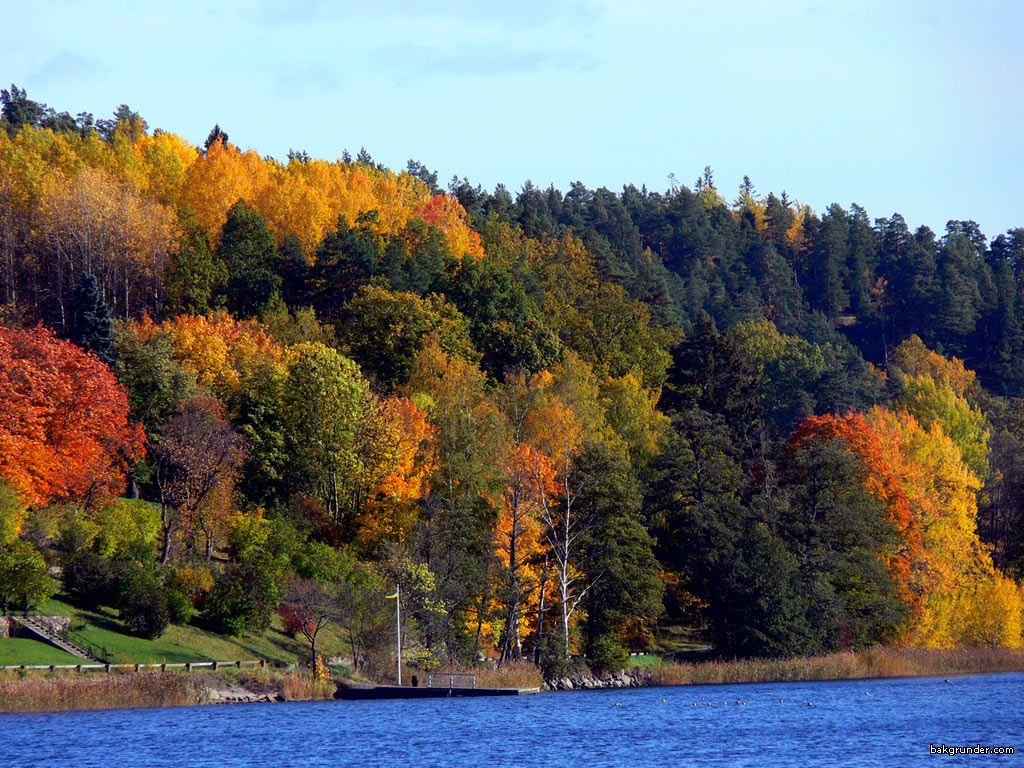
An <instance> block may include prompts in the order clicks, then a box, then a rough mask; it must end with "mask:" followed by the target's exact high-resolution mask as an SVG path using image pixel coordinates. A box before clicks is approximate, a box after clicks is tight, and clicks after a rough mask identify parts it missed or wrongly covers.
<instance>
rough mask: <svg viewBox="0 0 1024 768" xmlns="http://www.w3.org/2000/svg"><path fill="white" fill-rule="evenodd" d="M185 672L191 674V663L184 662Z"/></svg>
mask: <svg viewBox="0 0 1024 768" xmlns="http://www.w3.org/2000/svg"><path fill="white" fill-rule="evenodd" d="M185 671H186V672H191V671H192V662H191V661H186V662H185Z"/></svg>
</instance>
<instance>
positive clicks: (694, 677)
mask: <svg viewBox="0 0 1024 768" xmlns="http://www.w3.org/2000/svg"><path fill="white" fill-rule="evenodd" d="M1015 672H1024V651H1022V650H1014V649H1005V648H998V649H971V650H960V651H945V650H921V649H891V648H872V649H868V650H866V651H861V652H857V653H853V652H843V653H835V654H829V655H827V656H817V657H804V658H796V659H776V660H771V659H742V660H735V661H704V662H697V663H687V662H666V663H662V664H660V665H658V666H656V667H653V668H642V667H634V668H633V669H631V670H628V671H622V672H618V673H614V674H604V675H594V674H579V675H574V676H570V677H563V678H558V679H556V680H551V681H547V682H545V683H544V684H543V685H542V686H541V690H542V691H543V692H555V691H581V690H582V691H586V690H602V689H623V688H646V687H683V686H692V685H730V684H733V685H735V684H754V683H797V682H838V681H842V680H883V679H899V678H917V677H940V678H942V677H946V678H948V677H953V676H957V677H963V676H971V675H984V674H999V673H1006V674H1009V673H1015ZM348 684H351V683H350V681H332V682H329V683H320V682H317V681H315V680H313V679H312V677H311V676H310V675H309V674H308V673H307V672H300V671H292V672H281V671H278V670H273V671H267V672H265V673H254V674H248V673H245V672H235V673H232V672H231V671H227V672H218V673H214V672H193V673H184V672H162V671H152V672H132V671H128V672H115V673H112V674H99V673H92V672H75V671H73V670H68V671H67V672H45V671H40V672H39V673H38V674H35V673H22V674H18V673H6V674H3V675H0V714H13V713H20V712H62V711H74V710H96V709H122V708H147V707H165V706H197V705H214V704H233V703H273V702H291V701H322V700H333V699H335V698H338V697H337V696H336V693H337V692H338V690H340V689H341V688H343V687H345V686H346V685H348Z"/></svg>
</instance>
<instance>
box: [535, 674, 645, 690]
mask: <svg viewBox="0 0 1024 768" xmlns="http://www.w3.org/2000/svg"><path fill="white" fill-rule="evenodd" d="M649 682H650V674H648V673H646V671H642V670H634V671H632V672H627V671H625V670H623V671H621V672H614V673H606V674H604V675H600V676H597V675H576V676H575V677H559V678H555V679H553V680H547V681H545V682H544V684H543V685H542V686H541V690H542V691H590V690H596V689H600V688H640V687H642V686H645V685H648V684H649Z"/></svg>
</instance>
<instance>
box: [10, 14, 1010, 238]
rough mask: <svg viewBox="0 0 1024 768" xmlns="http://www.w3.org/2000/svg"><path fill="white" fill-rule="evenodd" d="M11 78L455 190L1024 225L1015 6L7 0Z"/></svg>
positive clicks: (76, 106)
mask: <svg viewBox="0 0 1024 768" xmlns="http://www.w3.org/2000/svg"><path fill="white" fill-rule="evenodd" d="M0 18H2V19H3V21H4V27H5V32H4V34H3V45H2V46H0V81H2V82H3V83H4V85H5V86H6V84H8V83H11V82H14V83H16V84H18V85H19V86H20V87H25V88H27V89H28V93H29V96H31V97H32V98H35V99H37V100H41V101H45V102H47V103H48V104H50V105H51V106H53V107H55V108H57V109H66V110H68V111H69V112H71V113H72V114H74V113H75V112H78V111H81V110H89V111H92V112H94V113H95V114H96V116H97V117H104V116H108V115H109V113H110V112H112V111H113V109H114V108H115V107H116V106H117V105H118V104H120V103H122V102H125V103H127V104H129V105H130V106H131V107H132V108H133V109H135V110H137V111H139V112H141V113H142V115H143V116H144V117H145V118H146V119H147V120H148V121H149V124H150V126H151V127H161V128H164V129H166V130H170V131H174V132H176V133H179V134H182V135H183V136H185V137H186V138H188V139H189V140H191V141H193V142H195V143H201V142H202V141H203V140H204V139H205V138H206V134H207V133H208V131H209V129H210V127H211V126H212V125H213V124H214V123H215V122H219V123H220V124H221V126H223V127H224V129H225V130H226V131H227V132H228V133H229V134H230V136H231V140H232V141H234V142H236V143H237V144H239V145H240V146H242V147H253V148H255V149H257V150H258V151H259V152H260V153H261V154H271V155H275V156H277V157H284V155H285V154H286V153H287V151H288V149H290V148H296V149H305V150H306V151H308V152H309V153H310V154H311V155H314V156H317V157H326V158H329V159H334V158H336V157H337V156H339V155H340V154H341V151H342V150H343V149H344V148H348V149H349V150H351V151H352V152H353V154H354V153H355V152H356V151H358V149H359V147H361V146H365V147H366V148H367V149H368V150H369V151H370V152H371V153H372V154H373V156H374V158H375V159H376V160H377V161H379V162H383V163H384V164H385V165H387V166H389V167H392V168H396V169H400V168H404V166H405V163H406V161H407V160H408V159H409V158H415V159H418V160H420V161H422V162H423V163H424V164H426V165H427V166H428V167H430V168H432V169H435V170H437V171H438V172H439V175H440V178H441V179H442V180H443V181H447V179H449V178H450V177H451V176H452V174H458V175H459V176H468V177H469V178H470V180H471V181H473V182H474V183H481V184H483V185H484V186H485V187H487V188H492V187H493V186H494V184H495V183H497V182H499V181H500V182H504V183H505V184H506V186H508V187H509V188H510V189H511V190H513V191H516V190H518V189H519V188H520V187H521V186H522V184H523V182H524V181H525V180H526V179H532V180H533V182H534V183H535V184H537V185H539V186H542V187H546V186H548V184H550V183H554V184H555V185H556V186H557V187H559V188H561V189H563V190H565V189H567V188H568V186H569V184H570V183H571V182H572V181H574V180H577V179H578V180H581V181H583V182H584V183H585V184H587V185H588V186H591V187H598V186H607V187H609V188H610V189H613V190H616V191H618V190H620V189H621V187H622V185H623V184H624V183H627V182H633V183H635V184H637V185H638V186H639V185H641V184H646V185H647V186H648V187H650V188H653V189H658V190H664V189H665V188H667V186H668V179H667V176H668V174H669V173H675V174H676V176H677V177H678V178H679V180H680V181H682V182H683V183H686V184H688V185H690V186H692V184H693V181H694V179H695V178H696V177H697V176H698V175H699V174H700V172H701V170H702V169H703V168H704V166H705V165H710V166H712V168H713V169H714V171H715V178H716V181H717V182H718V186H719V189H720V190H721V191H722V192H723V193H724V194H725V195H726V197H727V198H729V199H732V198H733V197H734V196H735V191H736V188H737V186H738V185H739V183H740V181H741V179H742V177H743V174H749V175H750V177H751V179H752V180H753V182H754V184H755V186H756V188H757V189H758V191H760V192H763V193H767V192H768V191H775V192H777V193H778V192H781V191H782V190H783V189H785V190H786V191H787V192H788V193H789V195H790V197H792V198H795V199H797V200H799V201H801V202H804V203H808V204H810V205H811V206H813V207H814V208H815V209H817V210H819V211H820V210H823V209H824V208H825V207H826V206H827V205H828V204H830V203H832V202H839V203H841V204H843V205H844V206H848V205H849V203H851V202H857V203H859V204H861V205H863V206H865V207H866V208H867V210H868V213H869V214H870V215H871V216H872V217H880V216H889V215H891V214H892V213H893V211H899V212H900V213H902V214H903V215H904V216H905V217H906V219H907V222H908V224H910V226H911V227H916V226H918V225H920V224H926V225H928V226H930V227H932V228H933V229H936V230H938V231H941V230H942V229H943V228H944V226H945V222H946V220H947V219H950V218H965V219H966V218H973V219H975V220H976V221H978V223H979V224H981V226H982V229H983V231H984V232H985V233H986V234H987V235H988V236H989V237H990V238H991V237H993V236H994V235H996V234H998V233H999V232H1002V231H1005V230H1006V229H1007V228H1009V227H1015V226H1024V191H1022V182H1024V178H1022V177H1024V87H1022V83H1021V78H1022V75H1024V46H1022V45H1021V42H1020V41H1021V38H1022V34H1021V33H1022V32H1024V2H1018V1H1017V0H1003V1H999V0H973V1H968V0H964V1H962V2H961V1H959V0H957V1H953V0H931V1H930V2H898V0H890V1H889V2H883V1H879V0H856V1H855V2H850V1H849V0H846V1H845V2H832V1H829V2H815V1H813V0H790V1H789V2H772V1H771V0H763V1H762V2H756V1H754V0H740V1H735V0H734V1H733V2H714V1H713V0H705V1H704V2H689V1H687V0H677V1H676V2H646V1H644V0H634V1H633V2H621V1H620V0H604V1H601V0H562V1H559V0H547V1H544V0H519V2H508V3H500V4H499V3H487V2H484V1H483V0H419V1H415V0H368V1H366V2H327V1H326V0H323V1H321V0H289V1H288V2H271V0H263V1H262V2H242V1H241V0H220V1H219V2H216V3H199V2H171V3H167V4H165V5H163V6H159V5H157V4H154V3H138V2H116V1H115V0H97V1H96V2H89V3H73V2H63V1H61V0H51V1H50V2H47V3H45V4H43V3H39V4H36V3H25V2H10V0H0Z"/></svg>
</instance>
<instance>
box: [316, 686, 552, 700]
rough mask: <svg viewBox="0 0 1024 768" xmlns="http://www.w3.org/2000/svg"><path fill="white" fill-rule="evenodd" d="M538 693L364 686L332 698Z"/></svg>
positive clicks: (534, 690) (342, 690) (537, 690)
mask: <svg viewBox="0 0 1024 768" xmlns="http://www.w3.org/2000/svg"><path fill="white" fill-rule="evenodd" d="M528 693H540V688H447V687H432V688H427V687H417V688H413V687H412V686H408V685H366V686H352V687H347V688H338V690H337V691H335V693H334V698H336V699H345V700H349V701H353V700H360V699H447V698H460V697H461V698H465V697H470V696H523V695H525V694H528Z"/></svg>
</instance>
